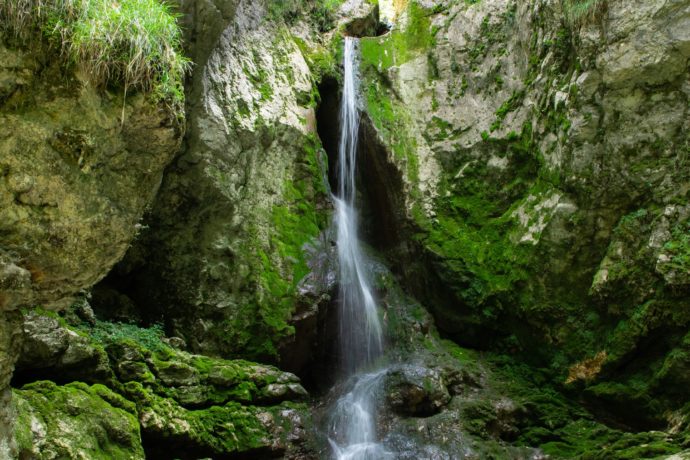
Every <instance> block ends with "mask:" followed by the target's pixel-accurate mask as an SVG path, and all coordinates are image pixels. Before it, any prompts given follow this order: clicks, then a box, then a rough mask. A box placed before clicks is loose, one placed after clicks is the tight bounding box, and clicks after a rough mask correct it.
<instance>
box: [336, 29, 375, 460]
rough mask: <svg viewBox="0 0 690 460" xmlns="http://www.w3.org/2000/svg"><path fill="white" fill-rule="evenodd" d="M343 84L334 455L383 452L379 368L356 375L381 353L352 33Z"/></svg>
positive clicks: (354, 459)
mask: <svg viewBox="0 0 690 460" xmlns="http://www.w3.org/2000/svg"><path fill="white" fill-rule="evenodd" d="M344 54H345V57H344V86H343V97H342V103H341V107H340V123H341V134H340V145H339V149H338V168H337V171H338V181H339V182H338V194H337V196H334V197H333V201H334V203H335V208H336V213H335V225H336V228H337V231H338V237H337V244H338V261H339V265H340V280H339V281H340V299H339V300H340V318H339V321H340V337H339V340H340V359H341V365H342V371H343V373H344V376H345V377H350V378H351V382H350V385H351V389H350V391H349V392H347V393H345V394H344V395H342V396H341V397H340V398H339V399H338V401H337V403H336V405H335V407H334V409H333V413H332V417H331V422H330V426H329V441H330V443H331V446H332V448H333V453H334V457H335V458H336V459H338V460H346V459H347V460H368V459H372V460H373V459H382V458H386V457H387V456H388V454H387V453H386V452H385V450H384V448H383V446H381V445H380V444H379V443H378V442H377V436H376V395H377V392H378V388H379V387H380V381H381V379H382V377H383V376H384V375H385V370H379V371H374V372H369V373H363V374H360V375H356V373H357V372H358V371H363V370H366V369H367V368H368V367H371V364H372V363H373V362H374V361H375V360H376V359H377V358H379V357H380V356H381V355H382V353H383V331H382V327H381V322H380V320H379V316H378V312H377V308H376V301H375V299H374V296H373V294H372V291H371V283H370V280H369V275H368V273H367V261H366V259H365V257H364V254H363V253H362V248H361V246H360V243H359V239H358V231H357V210H356V208H355V196H356V187H355V165H356V160H357V143H358V134H359V121H360V112H359V109H358V107H357V90H358V87H359V78H358V75H357V71H358V66H357V39H355V38H352V37H346V38H345V53H344Z"/></svg>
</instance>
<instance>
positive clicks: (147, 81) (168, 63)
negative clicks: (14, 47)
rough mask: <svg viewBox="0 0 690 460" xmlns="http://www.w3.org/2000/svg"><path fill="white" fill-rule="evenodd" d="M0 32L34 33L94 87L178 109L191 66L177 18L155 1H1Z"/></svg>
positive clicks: (26, 34) (167, 8) (167, 7)
mask: <svg viewBox="0 0 690 460" xmlns="http://www.w3.org/2000/svg"><path fill="white" fill-rule="evenodd" d="M0 20H1V21H2V22H3V26H0V27H3V28H4V29H6V30H8V31H10V32H13V33H14V34H15V35H17V36H19V37H28V36H31V35H32V34H37V33H39V34H40V35H41V36H42V37H43V38H44V39H45V42H46V43H48V44H49V45H51V46H54V47H55V49H57V50H58V51H59V52H61V53H62V54H63V55H66V56H68V57H69V59H70V60H71V61H72V62H73V63H75V64H78V65H79V66H81V67H82V68H83V69H84V70H85V71H86V73H87V75H88V76H89V78H90V79H91V80H92V81H93V82H94V83H95V84H97V85H103V84H107V83H113V82H117V83H121V84H124V86H125V89H128V88H133V89H140V90H143V91H145V92H149V93H152V94H153V95H154V96H155V97H157V98H158V99H160V100H165V101H167V102H169V103H172V104H173V105H174V106H176V108H180V106H181V105H182V102H183V101H184V93H183V86H182V85H183V78H184V74H185V72H186V71H187V70H188V69H189V66H190V62H189V60H188V59H187V58H185V57H184V56H183V54H182V51H181V50H182V44H181V32H180V28H179V26H178V24H177V15H176V14H174V13H172V12H171V10H170V7H169V6H168V5H167V4H165V3H163V2H161V1H159V0H121V1H120V2H117V3H114V2H110V1H107V0H5V1H4V2H2V3H0Z"/></svg>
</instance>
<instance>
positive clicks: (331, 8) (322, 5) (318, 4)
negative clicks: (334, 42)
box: [267, 0, 343, 32]
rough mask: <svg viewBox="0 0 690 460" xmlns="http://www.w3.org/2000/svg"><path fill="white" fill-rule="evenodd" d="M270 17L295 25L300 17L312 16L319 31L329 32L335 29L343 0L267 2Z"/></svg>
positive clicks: (281, 0) (269, 0) (275, 0)
mask: <svg viewBox="0 0 690 460" xmlns="http://www.w3.org/2000/svg"><path fill="white" fill-rule="evenodd" d="M267 2H268V3H267V8H268V14H269V16H270V17H271V18H272V19H274V20H278V19H283V20H284V21H285V22H287V23H288V24H291V23H294V22H295V21H297V20H298V19H299V18H300V17H303V16H306V15H308V16H310V17H311V19H312V20H313V21H314V22H315V23H316V24H317V25H318V27H319V29H320V30H321V31H322V32H323V31H327V30H330V29H332V28H333V26H334V25H335V24H334V13H335V10H336V9H337V8H338V7H339V6H340V4H341V3H342V2H343V0H307V1H304V0H267Z"/></svg>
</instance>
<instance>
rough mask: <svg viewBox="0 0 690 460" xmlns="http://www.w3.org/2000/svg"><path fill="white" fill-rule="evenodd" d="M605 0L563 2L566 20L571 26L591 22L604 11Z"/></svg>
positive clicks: (571, 0)
mask: <svg viewBox="0 0 690 460" xmlns="http://www.w3.org/2000/svg"><path fill="white" fill-rule="evenodd" d="M606 3H607V0H564V11H565V15H566V19H567V20H568V22H569V23H570V24H571V25H582V24H584V23H586V22H589V21H593V20H595V19H596V18H597V17H599V15H601V14H602V13H603V12H604V11H605V10H606V6H607V5H606Z"/></svg>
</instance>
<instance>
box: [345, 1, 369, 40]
mask: <svg viewBox="0 0 690 460" xmlns="http://www.w3.org/2000/svg"><path fill="white" fill-rule="evenodd" d="M337 16H338V17H337V23H338V25H339V26H340V27H342V28H343V29H344V31H345V34H346V35H350V36H353V37H371V36H375V35H376V33H377V31H378V27H379V5H378V4H375V3H373V2H369V1H367V0H346V1H345V2H344V3H343V4H342V5H341V6H340V8H339V9H338V12H337Z"/></svg>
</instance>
